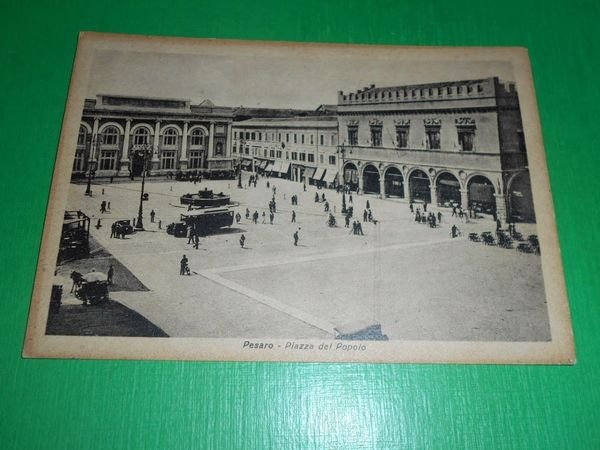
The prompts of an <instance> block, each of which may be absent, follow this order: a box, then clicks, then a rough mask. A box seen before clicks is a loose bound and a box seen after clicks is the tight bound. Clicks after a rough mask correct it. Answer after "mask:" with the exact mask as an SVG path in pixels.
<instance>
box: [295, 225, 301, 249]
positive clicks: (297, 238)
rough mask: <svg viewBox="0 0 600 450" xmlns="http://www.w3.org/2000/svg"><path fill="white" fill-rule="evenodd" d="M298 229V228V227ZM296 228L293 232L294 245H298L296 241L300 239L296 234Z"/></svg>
mask: <svg viewBox="0 0 600 450" xmlns="http://www.w3.org/2000/svg"><path fill="white" fill-rule="evenodd" d="M298 230H299V229H298ZM298 230H296V231H295V232H294V245H295V246H298V241H299V240H300V236H299V235H298Z"/></svg>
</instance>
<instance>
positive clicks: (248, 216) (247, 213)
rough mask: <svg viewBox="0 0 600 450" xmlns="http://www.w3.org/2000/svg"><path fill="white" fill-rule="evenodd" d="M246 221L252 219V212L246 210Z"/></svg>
mask: <svg viewBox="0 0 600 450" xmlns="http://www.w3.org/2000/svg"><path fill="white" fill-rule="evenodd" d="M246 219H250V210H249V209H248V208H246Z"/></svg>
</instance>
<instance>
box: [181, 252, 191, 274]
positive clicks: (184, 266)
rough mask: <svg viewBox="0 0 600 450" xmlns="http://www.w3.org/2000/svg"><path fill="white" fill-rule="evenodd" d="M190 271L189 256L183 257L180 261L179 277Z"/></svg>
mask: <svg viewBox="0 0 600 450" xmlns="http://www.w3.org/2000/svg"><path fill="white" fill-rule="evenodd" d="M188 271H189V268H188V259H187V256H185V255H183V258H181V261H179V275H185V274H186V273H188Z"/></svg>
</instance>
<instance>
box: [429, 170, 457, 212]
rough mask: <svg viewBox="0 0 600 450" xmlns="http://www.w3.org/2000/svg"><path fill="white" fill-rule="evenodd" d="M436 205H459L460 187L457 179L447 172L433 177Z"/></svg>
mask: <svg viewBox="0 0 600 450" xmlns="http://www.w3.org/2000/svg"><path fill="white" fill-rule="evenodd" d="M434 186H435V192H436V199H435V201H436V203H437V204H438V205H440V206H446V207H452V206H458V205H460V204H461V193H460V189H461V185H460V180H459V178H458V177H457V176H456V175H454V174H453V173H452V172H450V171H449V170H442V171H441V172H438V174H437V175H436V177H435V182H434Z"/></svg>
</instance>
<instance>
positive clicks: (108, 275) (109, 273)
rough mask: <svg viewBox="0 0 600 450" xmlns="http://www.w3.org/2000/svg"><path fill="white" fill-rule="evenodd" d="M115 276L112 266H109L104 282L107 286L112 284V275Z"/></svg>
mask: <svg viewBox="0 0 600 450" xmlns="http://www.w3.org/2000/svg"><path fill="white" fill-rule="evenodd" d="M114 274H115V269H113V265H112V264H111V265H110V266H109V267H108V272H107V273H106V281H107V282H108V284H113V275H114Z"/></svg>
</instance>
